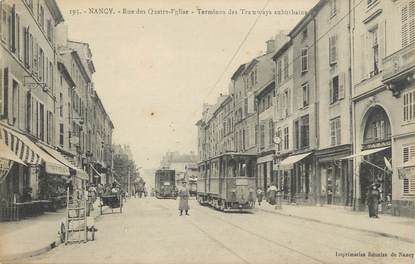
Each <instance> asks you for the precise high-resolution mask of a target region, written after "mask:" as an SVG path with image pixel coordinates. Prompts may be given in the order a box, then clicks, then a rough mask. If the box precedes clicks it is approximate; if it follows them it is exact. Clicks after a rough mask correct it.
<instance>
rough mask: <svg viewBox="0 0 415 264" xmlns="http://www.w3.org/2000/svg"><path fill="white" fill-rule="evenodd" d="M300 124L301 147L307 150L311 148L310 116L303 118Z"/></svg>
mask: <svg viewBox="0 0 415 264" xmlns="http://www.w3.org/2000/svg"><path fill="white" fill-rule="evenodd" d="M300 122H301V123H300V125H301V127H300V133H301V135H300V147H301V148H307V147H309V146H310V127H309V118H308V115H305V116H303V117H301V119H300Z"/></svg>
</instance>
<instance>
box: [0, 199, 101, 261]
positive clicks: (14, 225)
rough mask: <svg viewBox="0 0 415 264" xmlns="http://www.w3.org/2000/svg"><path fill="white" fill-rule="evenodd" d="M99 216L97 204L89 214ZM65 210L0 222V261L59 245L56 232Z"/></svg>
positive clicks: (22, 256) (27, 255) (45, 250)
mask: <svg viewBox="0 0 415 264" xmlns="http://www.w3.org/2000/svg"><path fill="white" fill-rule="evenodd" d="M91 213H92V214H91V215H93V216H94V218H97V217H98V216H99V215H100V210H99V207H98V206H97V204H94V211H92V212H91ZM65 217H66V209H61V210H58V211H57V212H45V213H44V214H43V215H40V216H37V217H32V218H28V219H23V220H20V221H13V222H0V241H1V242H0V243H1V246H0V261H1V260H3V261H4V260H14V259H18V258H24V257H30V256H35V255H39V254H42V253H44V252H47V251H49V250H51V249H52V248H54V247H56V246H58V245H59V244H60V238H59V235H58V232H59V230H60V223H61V222H62V221H64V220H65Z"/></svg>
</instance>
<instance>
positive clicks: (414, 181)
mask: <svg viewBox="0 0 415 264" xmlns="http://www.w3.org/2000/svg"><path fill="white" fill-rule="evenodd" d="M414 159H415V144H410V145H406V146H403V147H402V160H403V166H404V167H405V166H407V165H406V164H408V163H409V164H410V162H411V161H413V160H414ZM403 194H404V195H415V177H414V175H408V176H407V177H404V178H403Z"/></svg>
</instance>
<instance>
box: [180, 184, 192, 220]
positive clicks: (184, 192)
mask: <svg viewBox="0 0 415 264" xmlns="http://www.w3.org/2000/svg"><path fill="white" fill-rule="evenodd" d="M178 195H179V211H180V215H183V211H185V212H186V215H189V209H190V208H189V195H190V194H189V190H188V189H187V187H186V182H185V181H183V182H182V188H180V190H179V193H178Z"/></svg>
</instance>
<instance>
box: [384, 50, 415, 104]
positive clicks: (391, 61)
mask: <svg viewBox="0 0 415 264" xmlns="http://www.w3.org/2000/svg"><path fill="white" fill-rule="evenodd" d="M383 64H384V71H383V76H382V81H383V82H384V83H385V84H386V85H387V87H388V89H389V90H391V91H392V94H393V96H395V97H399V96H400V94H401V91H402V90H403V89H405V87H408V86H409V85H410V84H411V83H413V82H414V80H415V43H412V44H411V45H409V46H406V47H405V48H402V49H400V50H399V51H397V52H395V53H393V54H391V55H389V56H387V57H386V58H384V59H383Z"/></svg>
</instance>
